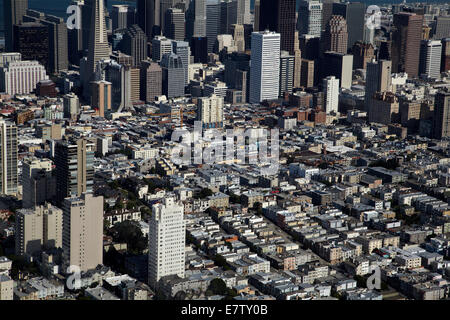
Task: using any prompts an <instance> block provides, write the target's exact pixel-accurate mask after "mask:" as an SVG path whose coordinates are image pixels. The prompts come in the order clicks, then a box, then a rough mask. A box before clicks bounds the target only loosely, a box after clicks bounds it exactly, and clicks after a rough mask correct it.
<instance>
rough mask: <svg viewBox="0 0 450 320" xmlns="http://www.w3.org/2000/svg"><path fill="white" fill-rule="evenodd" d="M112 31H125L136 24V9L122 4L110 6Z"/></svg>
mask: <svg viewBox="0 0 450 320" xmlns="http://www.w3.org/2000/svg"><path fill="white" fill-rule="evenodd" d="M111 20H112V31H113V32H114V31H115V30H121V29H126V28H128V27H130V26H132V25H133V24H134V23H135V22H136V9H135V8H134V7H131V6H127V5H124V4H118V5H113V6H112V11H111Z"/></svg>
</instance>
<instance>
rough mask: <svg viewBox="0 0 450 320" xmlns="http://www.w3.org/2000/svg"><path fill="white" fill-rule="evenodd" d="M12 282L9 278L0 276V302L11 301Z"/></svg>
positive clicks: (12, 292) (12, 294) (12, 295)
mask: <svg viewBox="0 0 450 320" xmlns="http://www.w3.org/2000/svg"><path fill="white" fill-rule="evenodd" d="M13 288H14V281H13V279H11V278H10V277H9V276H7V275H4V274H0V301H3V300H13V298H14V289H13Z"/></svg>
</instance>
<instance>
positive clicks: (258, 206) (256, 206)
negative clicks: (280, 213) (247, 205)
mask: <svg viewBox="0 0 450 320" xmlns="http://www.w3.org/2000/svg"><path fill="white" fill-rule="evenodd" d="M253 210H255V211H256V213H257V214H258V215H262V204H261V202H255V203H254V204H253Z"/></svg>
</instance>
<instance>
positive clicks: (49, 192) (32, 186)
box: [22, 157, 56, 208]
mask: <svg viewBox="0 0 450 320" xmlns="http://www.w3.org/2000/svg"><path fill="white" fill-rule="evenodd" d="M55 182H56V181H55V179H54V177H52V161H51V160H49V159H38V158H36V157H27V158H24V159H23V160H22V194H23V195H22V206H23V207H24V208H31V207H33V206H35V205H41V204H43V203H44V202H45V201H46V200H50V199H51V198H52V197H53V196H54V194H55Z"/></svg>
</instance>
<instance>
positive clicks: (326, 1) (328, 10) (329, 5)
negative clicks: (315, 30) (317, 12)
mask: <svg viewBox="0 0 450 320" xmlns="http://www.w3.org/2000/svg"><path fill="white" fill-rule="evenodd" d="M338 2H339V0H322V31H325V28H326V27H327V25H328V22H329V21H330V19H331V16H332V15H333V3H338Z"/></svg>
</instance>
